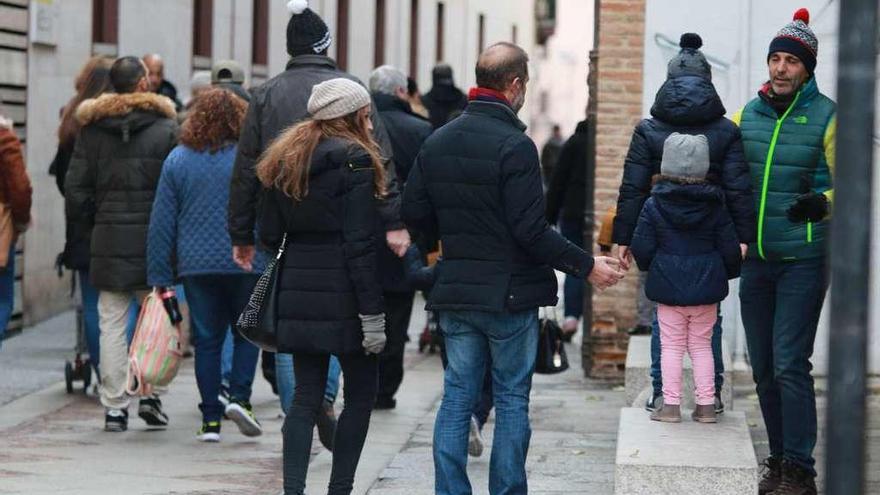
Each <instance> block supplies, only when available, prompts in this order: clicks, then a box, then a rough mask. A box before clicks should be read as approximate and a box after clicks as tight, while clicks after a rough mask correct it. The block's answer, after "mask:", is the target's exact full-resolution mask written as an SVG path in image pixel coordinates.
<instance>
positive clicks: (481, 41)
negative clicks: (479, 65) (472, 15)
mask: <svg viewBox="0 0 880 495" xmlns="http://www.w3.org/2000/svg"><path fill="white" fill-rule="evenodd" d="M477 26H478V27H477V29H479V31H478V32H477V56H479V55H480V54H481V53H483V50H485V49H486V16H485V15H483V14H480V17H479V19H478V21H477Z"/></svg>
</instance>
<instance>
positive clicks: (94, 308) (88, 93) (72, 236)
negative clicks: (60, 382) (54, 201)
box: [49, 56, 113, 373]
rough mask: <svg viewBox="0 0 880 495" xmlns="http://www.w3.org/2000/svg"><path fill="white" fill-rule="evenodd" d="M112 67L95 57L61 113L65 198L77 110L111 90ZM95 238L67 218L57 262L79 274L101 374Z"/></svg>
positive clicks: (56, 169) (56, 162) (59, 154)
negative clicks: (92, 266)
mask: <svg viewBox="0 0 880 495" xmlns="http://www.w3.org/2000/svg"><path fill="white" fill-rule="evenodd" d="M112 64H113V59H112V58H108V57H103V56H98V57H92V58H91V59H90V60H89V61H88V62H87V63H86V65H85V66H83V68H82V70H81V71H80V73H79V75H78V76H77V78H76V82H75V85H74V86H75V88H76V95H74V96H73V98H71V99H70V101H69V102H68V103H67V105H65V106H64V108H63V109H62V110H61V124H60V125H59V126H58V150H57V151H56V153H55V158H54V159H53V160H52V164H51V165H50V166H49V173H50V174H53V175H54V176H55V184H56V185H57V186H58V191H59V192H60V193H61V195H62V196H63V195H64V179H65V178H66V176H67V168H68V166H69V165H70V159H71V158H72V157H73V148H74V145H75V144H76V136H77V134H79V130H80V128H81V125H80V123H79V121H77V119H76V109H77V107H79V104H80V103H82V102H83V101H85V100H88V99H91V98H97V97H98V96H100V95H102V94H104V93H106V92H108V91H110V89H111V87H110V66H111V65H112ZM91 237H92V232H91V229H86V228H83V226H82V225H81V224H80V223H77V222H72V221H70V219H69V218H68V219H66V225H65V242H64V251H63V252H62V253H61V254H59V255H58V261H57V263H58V264H59V265H61V266H64V267H65V268H67V269H69V270H76V271H77V276H78V277H79V285H80V294H81V298H82V311H83V329H84V331H85V336H86V345H87V347H88V349H89V363H91V365H92V367H93V368H94V369H95V372H96V373H99V371H98V364H99V361H100V354H101V353H100V348H101V347H100V343H99V337H100V335H101V331H100V329H99V328H98V290H97V289H95V287H94V286H93V285H92V282H91V281H90V280H89V257H90V242H91Z"/></svg>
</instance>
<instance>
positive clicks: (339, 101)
mask: <svg viewBox="0 0 880 495" xmlns="http://www.w3.org/2000/svg"><path fill="white" fill-rule="evenodd" d="M308 110H309V114H310V115H311V119H309V120H306V121H304V122H301V123H299V124H296V125H294V126H293V127H291V128H290V129H288V130H287V131H285V132H284V133H282V134H281V135H280V136H279V137H278V138H277V139H276V140H275V142H273V143H272V145H271V146H270V147H269V148H268V149H267V150H266V152H265V153H264V155H263V157H262V158H261V159H260V161H259V163H258V164H257V177H258V178H259V179H260V182H261V183H262V184H263V186H264V187H265V188H266V190H265V191H264V198H263V208H262V209H261V218H260V229H259V230H260V237H261V240H262V241H263V243H264V244H265V245H266V246H268V247H272V248H278V247H280V246H281V244H282V243H283V242H286V250H285V253H284V258H283V260H282V262H281V270H280V274H279V279H278V281H279V283H278V292H277V293H276V294H275V297H277V298H278V299H277V301H278V303H277V306H276V307H277V308H278V313H277V315H275V317H276V319H277V328H278V350H279V352H285V353H292V354H293V356H294V359H293V363H294V374H295V376H296V392H295V394H294V399H293V406H292V407H291V408H290V411H289V413H288V414H287V416H286V417H285V420H284V429H283V431H284V493H286V494H287V495H299V494H302V493H303V490H304V489H305V480H306V473H307V471H308V465H309V457H310V451H311V444H312V430H313V429H314V426H315V420H316V418H317V416H318V414H320V413H321V407H322V403H323V400H324V388H325V383H326V380H327V368H328V365H329V362H330V356H331V355H334V356H336V357H337V358H339V362H340V364H341V366H342V372H343V373H344V376H345V392H344V393H345V408H344V409H343V411H342V414H341V415H340V416H339V422H338V425H337V427H336V435H335V438H334V441H333V469H332V474H331V476H330V485H329V489H328V493H329V494H331V495H338V494H348V493H351V490H352V486H353V484H354V475H355V470H356V469H357V464H358V461H359V459H360V455H361V451H362V450H363V446H364V441H365V439H366V436H367V429H368V427H369V424H370V414H371V412H372V407H373V402H374V401H375V397H376V388H377V382H378V379H377V370H378V361H377V357H376V355H377V354H379V353H380V352H382V349H383V348H384V346H385V340H386V337H385V314H384V312H383V301H382V289H381V287H380V286H379V283H378V280H377V277H376V245H377V242H379V240H377V233H378V232H379V225H380V220H379V216H378V212H377V203H378V201H379V199H381V198H382V197H383V196H384V195H385V193H386V191H385V176H384V174H385V171H384V168H383V166H382V164H381V161H380V156H379V149H378V146H377V144H376V143H375V142H374V141H373V138H372V136H371V130H372V125H371V123H370V95H369V93H367V90H366V89H364V88H363V87H362V86H361V85H359V84H358V83H356V82H353V81H350V80H348V79H331V80H329V81H325V82H322V83H320V84H318V85H316V86H315V87H314V88H313V89H312V94H311V97H310V98H309V102H308ZM285 238H286V241H285V240H284V239H285Z"/></svg>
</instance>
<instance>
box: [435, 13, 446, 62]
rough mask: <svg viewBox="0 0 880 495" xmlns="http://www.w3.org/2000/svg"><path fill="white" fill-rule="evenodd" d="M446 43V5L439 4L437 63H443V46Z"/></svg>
mask: <svg viewBox="0 0 880 495" xmlns="http://www.w3.org/2000/svg"><path fill="white" fill-rule="evenodd" d="M445 41H446V5H445V4H444V3H443V2H437V56H436V57H435V59H436V60H437V62H442V61H443V59H444V58H445V57H444V55H445V54H444V53H443V48H444V46H443V44H444V42H445Z"/></svg>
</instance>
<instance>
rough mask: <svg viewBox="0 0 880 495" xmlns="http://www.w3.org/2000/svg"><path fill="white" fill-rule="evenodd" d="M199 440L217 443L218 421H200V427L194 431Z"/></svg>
mask: <svg viewBox="0 0 880 495" xmlns="http://www.w3.org/2000/svg"><path fill="white" fill-rule="evenodd" d="M196 438H197V439H198V440H199V441H200V442H206V443H217V442H219V441H220V422H219V421H208V422H204V423H202V429H201V430H199V431H198V432H197V433H196Z"/></svg>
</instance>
